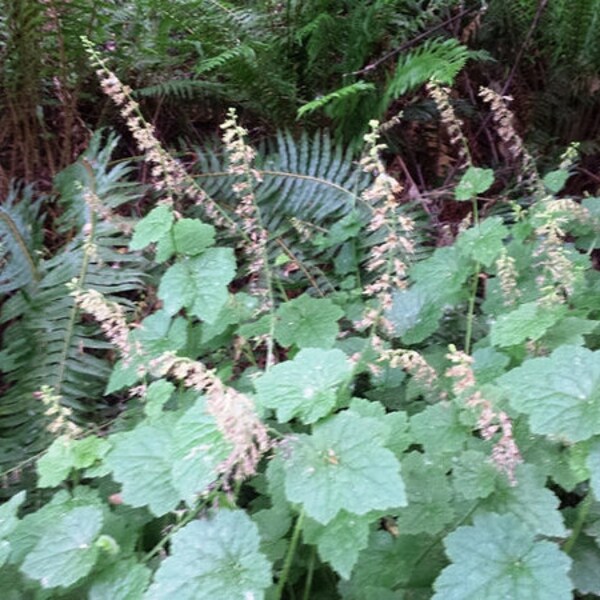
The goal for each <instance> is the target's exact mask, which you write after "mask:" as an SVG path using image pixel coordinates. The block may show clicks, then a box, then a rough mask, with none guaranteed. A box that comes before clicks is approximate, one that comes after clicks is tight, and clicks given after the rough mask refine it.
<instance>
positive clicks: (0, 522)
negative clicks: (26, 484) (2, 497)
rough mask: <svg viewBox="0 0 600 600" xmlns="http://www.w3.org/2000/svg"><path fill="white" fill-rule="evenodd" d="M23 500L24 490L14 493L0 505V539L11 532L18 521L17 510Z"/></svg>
mask: <svg viewBox="0 0 600 600" xmlns="http://www.w3.org/2000/svg"><path fill="white" fill-rule="evenodd" d="M23 502H25V491H24V490H23V491H21V492H19V493H18V494H15V495H14V496H13V497H12V498H11V499H10V500H8V501H7V502H5V503H4V504H3V505H2V506H0V539H3V538H5V537H6V536H7V535H9V534H10V533H12V531H13V530H14V529H15V527H16V526H17V524H18V523H19V518H18V517H17V511H18V510H19V507H20V506H21V505H22V504H23Z"/></svg>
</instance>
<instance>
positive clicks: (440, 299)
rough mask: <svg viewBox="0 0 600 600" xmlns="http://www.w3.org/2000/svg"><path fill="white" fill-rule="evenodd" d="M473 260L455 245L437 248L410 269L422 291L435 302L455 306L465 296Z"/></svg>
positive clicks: (412, 276)
mask: <svg viewBox="0 0 600 600" xmlns="http://www.w3.org/2000/svg"><path fill="white" fill-rule="evenodd" d="M472 270H473V269H472V265H471V261H469V260H467V259H466V257H465V256H463V255H462V254H461V252H460V251H459V250H458V248H456V247H455V246H446V247H444V248H437V249H436V250H435V252H434V253H433V254H432V255H431V256H430V257H429V258H426V259H425V260H421V261H419V262H417V263H416V264H415V265H414V266H413V267H412V268H411V270H410V276H411V278H412V279H413V280H414V281H415V282H416V284H417V286H418V289H419V290H420V291H421V292H423V293H424V294H425V296H426V297H427V298H429V299H430V301H431V302H433V303H437V304H441V305H443V304H453V303H455V302H458V301H460V300H461V299H463V298H464V297H465V294H466V292H465V286H464V283H465V281H466V280H467V279H468V278H469V276H470V275H471V274H472Z"/></svg>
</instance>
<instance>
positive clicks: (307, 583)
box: [302, 547, 317, 600]
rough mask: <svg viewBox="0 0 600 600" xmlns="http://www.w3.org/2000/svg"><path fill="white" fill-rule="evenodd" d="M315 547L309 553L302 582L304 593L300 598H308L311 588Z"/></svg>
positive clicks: (307, 599)
mask: <svg viewBox="0 0 600 600" xmlns="http://www.w3.org/2000/svg"><path fill="white" fill-rule="evenodd" d="M316 553H317V550H316V548H314V547H313V549H312V552H311V553H310V562H309V563H308V573H307V574H306V581H305V582H304V594H303V596H302V600H310V590H311V588H312V582H313V575H314V573H315V559H316Z"/></svg>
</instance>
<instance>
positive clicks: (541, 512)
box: [479, 464, 566, 537]
mask: <svg viewBox="0 0 600 600" xmlns="http://www.w3.org/2000/svg"><path fill="white" fill-rule="evenodd" d="M515 476H516V480H517V484H516V485H511V484H510V482H509V481H508V479H507V478H506V477H499V478H498V479H497V483H496V490H495V493H494V494H492V495H491V496H489V497H488V498H486V499H485V500H482V501H481V502H480V504H479V510H482V511H484V512H486V511H487V512H495V513H498V514H506V513H510V514H513V515H514V516H515V517H517V518H518V519H519V522H520V523H521V524H522V525H523V527H528V528H529V529H530V530H531V531H532V533H535V534H543V535H548V536H554V537H564V536H565V535H566V530H565V525H564V523H563V517H562V514H561V513H560V511H559V510H558V506H559V504H560V502H559V499H558V498H557V497H556V495H555V494H554V493H553V492H551V491H550V490H549V489H548V488H546V476H545V475H544V474H542V473H539V472H538V471H537V469H536V468H535V467H534V466H533V465H527V464H523V465H519V466H518V467H517V469H516V473H515Z"/></svg>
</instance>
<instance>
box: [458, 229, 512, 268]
mask: <svg viewBox="0 0 600 600" xmlns="http://www.w3.org/2000/svg"><path fill="white" fill-rule="evenodd" d="M507 236H508V229H507V228H506V227H505V226H504V225H503V224H502V219H501V218H500V217H490V218H489V219H485V221H483V222H482V223H480V224H478V225H474V226H473V227H470V228H469V229H467V230H466V231H463V232H462V233H461V234H460V235H459V236H458V238H457V239H456V247H457V248H459V249H460V251H461V252H463V253H464V254H466V255H467V256H470V257H471V258H472V259H473V260H476V261H477V262H480V263H481V264H482V265H484V266H485V267H490V266H491V265H492V264H493V263H494V261H495V260H496V258H497V257H498V256H499V255H500V252H502V248H503V247H504V246H503V243H502V240H503V239H504V238H505V237H507Z"/></svg>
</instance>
